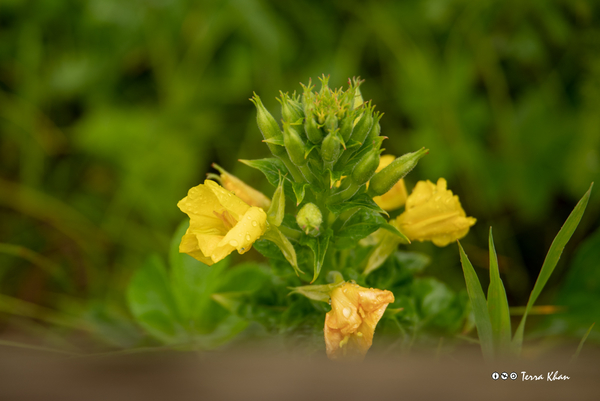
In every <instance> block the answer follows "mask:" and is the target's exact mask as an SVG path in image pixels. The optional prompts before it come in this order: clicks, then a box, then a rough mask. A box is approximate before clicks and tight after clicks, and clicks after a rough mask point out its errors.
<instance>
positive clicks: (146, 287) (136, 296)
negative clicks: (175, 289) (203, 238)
mask: <svg viewBox="0 0 600 401" xmlns="http://www.w3.org/2000/svg"><path fill="white" fill-rule="evenodd" d="M127 303H128V305H129V309H130V310H131V313H132V315H133V317H134V318H135V320H136V321H137V322H138V323H139V324H140V326H142V327H143V328H144V330H146V331H147V332H148V333H149V334H151V335H152V336H154V337H156V338H158V339H160V340H161V341H163V342H164V343H167V344H176V343H181V342H183V341H184V340H185V339H186V338H187V335H186V330H185V328H184V325H183V321H182V316H181V314H180V313H179V310H178V307H177V302H176V300H175V298H174V297H173V293H172V292H171V288H170V286H169V279H168V276H167V270H166V268H165V266H164V264H163V263H162V261H161V260H160V258H158V257H157V256H153V257H150V258H149V259H148V260H147V261H146V263H145V264H144V265H143V266H142V267H141V268H140V269H139V270H138V271H136V273H135V274H134V275H133V278H132V279H131V281H130V282H129V286H128V287H127Z"/></svg>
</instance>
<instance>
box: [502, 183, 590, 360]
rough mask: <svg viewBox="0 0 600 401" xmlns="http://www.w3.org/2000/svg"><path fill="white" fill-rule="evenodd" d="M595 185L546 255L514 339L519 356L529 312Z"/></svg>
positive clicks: (571, 215) (576, 207)
mask: <svg viewBox="0 0 600 401" xmlns="http://www.w3.org/2000/svg"><path fill="white" fill-rule="evenodd" d="M593 186H594V183H592V185H590V189H588V191H587V192H586V193H585V195H583V198H581V200H580V201H579V203H577V205H576V206H575V208H574V209H573V211H572V212H571V214H570V215H569V217H568V218H567V221H565V224H563V226H562V228H561V229H560V231H559V232H558V234H557V235H556V237H555V238H554V241H552V245H550V249H549V250H548V254H547V255H546V259H544V264H543V265H542V269H541V270H540V274H539V275H538V278H537V280H536V282H535V285H534V286H533V290H532V291H531V294H530V295H529V300H528V301H527V307H526V308H525V313H524V314H523V317H522V318H521V322H520V323H519V327H517V331H516V332H515V336H514V338H513V347H514V352H515V353H516V354H517V355H519V354H520V353H521V347H522V346H523V333H524V331H525V322H526V321H527V315H528V314H529V311H530V310H531V308H532V307H533V304H534V303H535V301H536V300H537V298H538V296H539V295H540V293H541V292H542V290H543V289H544V286H545V285H546V283H547V282H548V279H549V278H550V275H551V274H552V272H553V271H554V268H555V267H556V264H557V263H558V260H559V259H560V256H561V254H562V252H563V250H564V249H565V245H567V242H569V239H571V236H572V235H573V233H574V232H575V229H576V228H577V226H578V225H579V221H581V217H582V216H583V212H585V208H586V206H587V203H588V200H589V199H590V194H591V192H592V188H593Z"/></svg>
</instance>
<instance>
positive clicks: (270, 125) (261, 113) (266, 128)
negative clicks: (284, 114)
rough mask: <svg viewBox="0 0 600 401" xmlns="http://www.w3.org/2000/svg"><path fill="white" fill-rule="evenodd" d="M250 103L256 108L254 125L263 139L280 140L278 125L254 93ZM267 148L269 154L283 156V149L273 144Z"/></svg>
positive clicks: (269, 144)
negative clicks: (255, 124)
mask: <svg viewBox="0 0 600 401" xmlns="http://www.w3.org/2000/svg"><path fill="white" fill-rule="evenodd" d="M250 101H251V102H252V103H254V105H255V106H256V111H257V114H256V123H257V125H258V129H259V130H260V132H261V133H262V136H263V138H264V139H280V138H281V137H282V134H281V129H280V128H279V124H277V121H275V118H273V116H272V115H271V113H269V111H268V110H267V109H266V108H265V106H264V105H263V103H262V101H261V100H260V97H258V95H257V94H256V93H255V94H254V96H253V97H252V98H251V99H250ZM267 146H268V147H269V150H270V151H271V153H273V154H274V155H275V156H283V155H285V149H284V148H283V147H281V146H279V145H276V144H274V143H268V142H267Z"/></svg>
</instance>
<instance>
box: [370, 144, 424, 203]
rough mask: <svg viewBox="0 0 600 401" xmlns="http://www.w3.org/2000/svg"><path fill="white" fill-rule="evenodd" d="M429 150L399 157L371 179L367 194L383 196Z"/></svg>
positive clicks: (422, 149) (421, 150)
mask: <svg viewBox="0 0 600 401" xmlns="http://www.w3.org/2000/svg"><path fill="white" fill-rule="evenodd" d="M428 152H429V149H425V148H421V149H420V150H417V151H416V152H413V153H407V154H405V155H403V156H400V157H399V158H397V159H396V160H394V161H393V162H391V163H390V165H389V166H387V167H385V168H384V169H383V170H381V171H380V172H378V173H377V174H375V176H374V177H373V178H372V179H371V183H370V186H369V192H370V193H371V194H372V195H383V194H385V193H386V192H388V191H389V190H390V189H392V187H393V186H394V185H395V184H396V183H397V182H398V181H400V180H401V179H402V178H404V176H405V175H406V174H408V173H409V172H410V171H411V170H412V169H413V168H414V167H415V166H416V165H417V162H418V161H419V159H421V157H423V156H425V155H426V154H427V153H428Z"/></svg>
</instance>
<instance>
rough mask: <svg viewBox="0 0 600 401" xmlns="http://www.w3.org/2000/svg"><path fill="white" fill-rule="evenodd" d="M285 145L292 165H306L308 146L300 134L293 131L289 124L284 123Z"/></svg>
mask: <svg viewBox="0 0 600 401" xmlns="http://www.w3.org/2000/svg"><path fill="white" fill-rule="evenodd" d="M283 143H284V144H285V149H286V150H287V153H288V155H289V156H290V160H291V161H292V163H294V164H295V165H296V166H303V165H305V164H306V159H305V158H304V156H305V155H306V145H305V144H304V142H303V141H302V138H301V137H300V135H298V132H296V130H295V129H292V127H291V125H290V123H288V122H284V123H283Z"/></svg>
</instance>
